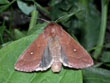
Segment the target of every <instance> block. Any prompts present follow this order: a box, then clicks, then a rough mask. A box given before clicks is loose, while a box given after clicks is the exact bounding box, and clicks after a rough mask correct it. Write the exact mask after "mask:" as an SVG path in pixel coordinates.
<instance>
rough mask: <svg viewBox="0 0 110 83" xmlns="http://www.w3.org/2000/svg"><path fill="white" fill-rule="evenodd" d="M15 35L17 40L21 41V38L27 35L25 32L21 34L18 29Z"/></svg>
mask: <svg viewBox="0 0 110 83" xmlns="http://www.w3.org/2000/svg"><path fill="white" fill-rule="evenodd" d="M14 34H15V38H16V39H19V38H22V37H24V36H25V34H24V33H23V32H21V31H20V30H18V29H15V30H14Z"/></svg>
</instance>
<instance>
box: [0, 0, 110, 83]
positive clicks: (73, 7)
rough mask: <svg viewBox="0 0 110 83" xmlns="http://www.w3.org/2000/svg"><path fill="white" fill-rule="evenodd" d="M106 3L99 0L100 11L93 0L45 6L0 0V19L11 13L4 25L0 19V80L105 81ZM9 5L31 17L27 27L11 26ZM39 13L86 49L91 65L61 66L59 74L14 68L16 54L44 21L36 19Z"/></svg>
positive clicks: (108, 62)
mask: <svg viewBox="0 0 110 83" xmlns="http://www.w3.org/2000/svg"><path fill="white" fill-rule="evenodd" d="M108 3H109V1H107V0H102V2H101V7H102V12H100V11H99V10H98V9H97V8H96V4H94V2H93V0H50V1H49V3H48V4H47V6H48V7H49V8H48V9H47V8H46V7H43V6H42V5H41V4H40V3H38V2H37V1H36V0H10V1H9V0H0V18H1V17H2V15H4V13H5V12H7V11H10V12H11V15H10V17H9V22H8V25H7V21H6V20H4V19H3V20H2V21H1V22H0V83H3V82H4V83H36V82H37V83H100V82H101V83H109V82H110V71H109V69H110V51H109V50H108V49H110V43H107V42H104V37H105V33H106V31H105V30H106V21H107V7H108ZM13 5H16V6H17V7H16V9H17V10H20V11H21V12H22V13H23V14H24V15H26V16H28V17H29V16H31V20H30V21H29V24H27V25H28V27H29V28H28V27H27V28H28V29H25V27H23V28H19V27H21V26H15V25H13V22H14V21H13V17H14V16H13V11H14V10H15V8H14V6H13ZM42 12H43V14H44V17H47V18H49V19H50V20H49V21H56V22H57V23H59V24H60V25H62V27H63V28H64V29H65V30H66V31H67V32H68V33H69V34H71V35H72V36H74V37H75V38H77V40H78V41H79V42H80V43H81V44H82V45H83V46H84V47H85V48H86V49H87V50H89V52H90V53H91V56H92V57H94V62H95V65H94V66H92V67H90V68H85V69H82V70H75V69H69V68H65V67H63V68H62V71H61V72H60V73H53V72H52V71H51V70H50V69H49V70H47V71H44V72H32V73H24V72H19V71H16V70H14V64H15V62H16V60H17V58H18V57H19V55H20V54H21V53H22V52H23V50H25V49H26V47H27V46H28V45H29V44H30V43H31V42H32V41H33V40H34V39H35V38H36V37H37V36H38V35H39V34H40V33H41V32H42V31H43V28H44V27H45V26H46V25H47V24H48V23H47V21H46V22H44V23H41V22H40V21H38V20H37V19H39V17H40V16H42V14H41V13H42ZM16 20H18V19H16ZM13 26H14V28H13ZM67 41H68V40H67ZM97 42H98V43H97ZM103 43H105V44H103ZM102 50H103V51H102Z"/></svg>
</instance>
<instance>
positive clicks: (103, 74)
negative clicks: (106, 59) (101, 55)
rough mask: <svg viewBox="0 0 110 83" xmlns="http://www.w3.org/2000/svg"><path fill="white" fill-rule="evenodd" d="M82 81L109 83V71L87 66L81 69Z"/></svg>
mask: <svg viewBox="0 0 110 83" xmlns="http://www.w3.org/2000/svg"><path fill="white" fill-rule="evenodd" d="M83 75H84V83H110V71H109V70H105V69H102V68H93V67H90V68H87V69H85V70H83Z"/></svg>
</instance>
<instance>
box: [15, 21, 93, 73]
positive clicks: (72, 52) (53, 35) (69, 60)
mask: <svg viewBox="0 0 110 83" xmlns="http://www.w3.org/2000/svg"><path fill="white" fill-rule="evenodd" d="M62 65H63V66H66V67H69V68H75V69H80V68H86V67H89V66H91V65H93V60H92V58H91V56H90V55H89V54H88V52H87V51H86V50H85V49H84V48H83V47H82V46H81V45H80V44H79V43H78V42H77V41H75V40H74V39H73V38H72V37H71V36H70V35H69V34H68V33H67V32H65V31H64V30H63V29H62V27H61V26H60V25H58V24H56V23H54V22H51V23H49V24H48V25H47V26H46V27H45V28H44V31H43V32H42V33H40V35H39V36H38V37H37V38H36V39H35V40H34V41H33V42H32V43H31V44H30V45H29V46H28V47H27V49H26V50H25V51H24V52H23V53H22V54H21V55H20V57H19V58H18V60H17V62H16V63H15V69H16V70H18V71H23V72H33V71H44V70H47V69H48V68H50V67H51V69H52V71H53V72H60V70H61V67H62Z"/></svg>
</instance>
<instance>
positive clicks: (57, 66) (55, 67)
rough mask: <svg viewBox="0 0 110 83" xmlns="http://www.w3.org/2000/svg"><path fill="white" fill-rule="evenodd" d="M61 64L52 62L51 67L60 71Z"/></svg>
mask: <svg viewBox="0 0 110 83" xmlns="http://www.w3.org/2000/svg"><path fill="white" fill-rule="evenodd" d="M61 66H62V64H61V62H53V64H52V66H51V69H52V71H53V72H60V70H61Z"/></svg>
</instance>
